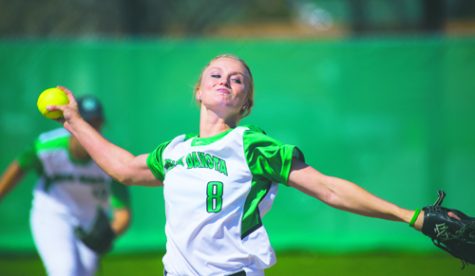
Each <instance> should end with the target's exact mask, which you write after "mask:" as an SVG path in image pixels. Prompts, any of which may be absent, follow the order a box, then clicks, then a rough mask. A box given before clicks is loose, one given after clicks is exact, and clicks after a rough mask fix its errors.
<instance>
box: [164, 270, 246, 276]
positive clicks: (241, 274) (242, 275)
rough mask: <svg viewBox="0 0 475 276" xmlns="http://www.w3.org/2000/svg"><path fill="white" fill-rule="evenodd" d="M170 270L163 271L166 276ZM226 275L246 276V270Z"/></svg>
mask: <svg viewBox="0 0 475 276" xmlns="http://www.w3.org/2000/svg"><path fill="white" fill-rule="evenodd" d="M167 274H168V272H167V271H166V270H164V271H163V275H164V276H167ZM226 276H246V271H244V270H241V271H238V272H236V273H233V274H228V275H226Z"/></svg>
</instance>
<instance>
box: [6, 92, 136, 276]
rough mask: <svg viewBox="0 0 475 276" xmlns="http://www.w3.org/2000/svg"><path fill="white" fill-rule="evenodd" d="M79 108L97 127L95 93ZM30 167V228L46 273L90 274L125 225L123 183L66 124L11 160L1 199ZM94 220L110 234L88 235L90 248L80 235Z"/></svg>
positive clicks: (83, 99)
mask: <svg viewBox="0 0 475 276" xmlns="http://www.w3.org/2000/svg"><path fill="white" fill-rule="evenodd" d="M78 109H79V112H80V114H81V116H82V117H83V118H84V119H85V120H86V121H87V122H88V123H89V124H90V125H91V126H92V127H93V128H94V129H95V130H97V131H100V130H101V128H102V125H103V123H104V113H103V107H102V105H101V103H100V102H99V100H98V99H97V98H95V97H94V96H83V97H81V98H79V99H78ZM30 170H35V171H36V172H37V174H38V175H39V180H38V182H37V184H36V186H35V189H34V192H33V203H32V209H31V214H30V224H31V230H32V234H33V239H34V241H35V245H36V247H37V250H38V252H39V255H40V257H41V259H42V261H43V264H44V265H45V268H46V271H47V273H48V275H55V276H85V275H94V274H95V272H96V270H97V267H98V263H99V259H100V255H101V254H103V253H105V252H107V251H108V250H109V249H110V247H111V244H112V241H113V239H114V238H115V237H116V236H118V235H120V234H122V233H123V232H124V231H125V230H126V229H127V228H128V226H129V223H130V219H131V211H130V199H129V192H128V189H127V187H126V186H124V185H121V184H119V183H116V182H115V181H114V180H113V179H112V178H111V177H110V176H108V175H107V174H106V173H105V172H104V171H102V169H100V168H99V167H98V166H97V164H96V163H95V162H94V160H92V159H91V157H90V156H89V154H88V153H87V151H86V150H85V149H84V148H83V147H82V146H81V144H80V143H79V142H78V140H77V139H76V138H75V137H74V136H72V135H71V134H70V133H69V132H68V131H67V130H65V129H64V128H60V129H56V130H52V131H49V132H45V133H42V134H41V135H40V136H39V138H38V139H37V140H36V141H35V143H34V144H33V145H32V146H31V148H30V149H29V150H27V151H25V152H24V153H22V154H21V155H20V156H19V157H18V158H17V159H16V160H15V161H13V162H12V163H11V164H10V166H9V167H8V168H7V170H6V171H5V173H4V174H3V175H2V177H1V179H0V200H1V199H2V198H3V197H4V196H5V195H6V194H7V193H8V191H10V190H11V189H12V188H13V187H14V186H15V185H16V184H17V183H18V182H20V181H21V179H22V177H23V176H24V175H25V173H26V172H28V171H30ZM104 214H106V215H104ZM109 217H112V218H111V221H109ZM101 220H102V221H101ZM96 225H102V226H103V228H104V227H105V228H106V229H107V228H109V229H110V230H109V231H108V234H107V236H108V237H99V239H96V240H91V239H89V240H87V242H89V245H90V246H89V247H88V246H86V245H85V244H87V243H84V242H83V241H82V240H81V238H83V236H84V235H85V233H89V232H90V231H95V229H93V228H94V227H96ZM81 235H82V236H81ZM96 236H98V235H97V234H96ZM108 241H110V242H109V244H101V243H103V242H106V243H107V242H108ZM91 248H92V249H91Z"/></svg>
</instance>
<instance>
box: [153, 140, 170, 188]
mask: <svg viewBox="0 0 475 276" xmlns="http://www.w3.org/2000/svg"><path fill="white" fill-rule="evenodd" d="M170 142H171V141H167V142H165V143H163V144H160V145H159V146H158V147H157V148H155V150H154V151H152V152H151V153H150V154H149V155H148V157H147V166H148V167H149V168H150V170H151V171H152V173H153V175H154V176H155V178H157V179H158V180H160V181H163V179H164V178H165V170H164V168H163V158H162V156H163V151H164V150H165V148H166V147H167V146H168V144H169V143H170Z"/></svg>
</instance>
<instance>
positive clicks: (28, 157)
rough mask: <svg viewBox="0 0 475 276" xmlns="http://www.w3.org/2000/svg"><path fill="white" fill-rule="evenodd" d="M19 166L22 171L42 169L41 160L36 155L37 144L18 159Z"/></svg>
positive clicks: (31, 146)
mask: <svg viewBox="0 0 475 276" xmlns="http://www.w3.org/2000/svg"><path fill="white" fill-rule="evenodd" d="M16 161H17V162H18V165H19V166H20V168H21V169H22V170H25V171H27V170H30V169H38V168H40V167H41V162H40V159H39V158H38V155H37V154H36V146H35V144H32V145H30V147H28V148H27V149H26V150H25V151H23V152H22V153H21V154H20V155H19V156H18V157H17V159H16Z"/></svg>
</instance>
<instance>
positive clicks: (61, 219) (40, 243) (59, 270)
mask: <svg viewBox="0 0 475 276" xmlns="http://www.w3.org/2000/svg"><path fill="white" fill-rule="evenodd" d="M30 224H31V230H32V233H33V239H34V241H35V245H36V248H37V250H38V253H39V255H40V257H41V260H42V261H43V264H44V266H45V268H46V271H47V273H48V275H49V276H92V275H95V272H96V269H97V265H98V262H99V256H98V255H97V254H96V253H95V252H94V251H92V250H90V249H89V248H87V247H86V246H85V245H84V244H83V243H82V242H81V241H80V240H78V239H77V238H76V236H75V235H74V227H75V225H77V224H75V223H74V221H73V220H72V219H71V218H69V217H67V216H65V215H58V214H52V213H45V212H40V211H38V210H32V211H31V216H30Z"/></svg>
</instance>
